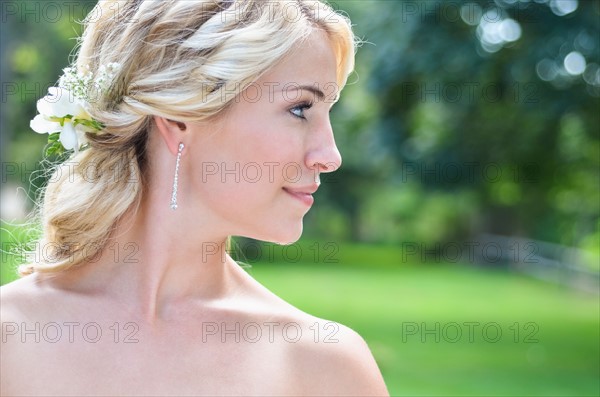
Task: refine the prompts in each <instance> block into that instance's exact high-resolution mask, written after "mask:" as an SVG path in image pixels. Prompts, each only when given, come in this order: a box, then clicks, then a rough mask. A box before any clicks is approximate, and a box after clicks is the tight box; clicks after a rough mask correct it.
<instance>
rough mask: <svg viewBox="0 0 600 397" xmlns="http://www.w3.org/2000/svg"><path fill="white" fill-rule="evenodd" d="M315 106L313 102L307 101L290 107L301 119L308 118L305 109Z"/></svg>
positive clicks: (291, 111)
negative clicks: (305, 115)
mask: <svg viewBox="0 0 600 397" xmlns="http://www.w3.org/2000/svg"><path fill="white" fill-rule="evenodd" d="M312 106H313V104H312V103H309V102H305V103H301V104H300V105H298V106H294V107H293V108H291V109H290V113H292V114H293V115H294V116H296V117H298V118H299V119H306V117H304V111H305V110H306V109H310V108H311V107H312Z"/></svg>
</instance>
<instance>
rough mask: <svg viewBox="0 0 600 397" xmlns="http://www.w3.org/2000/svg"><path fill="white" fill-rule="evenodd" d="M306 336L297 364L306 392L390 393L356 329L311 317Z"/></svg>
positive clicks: (365, 394)
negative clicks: (306, 381)
mask: <svg viewBox="0 0 600 397" xmlns="http://www.w3.org/2000/svg"><path fill="white" fill-rule="evenodd" d="M305 327H306V328H307V329H309V330H310V332H309V335H307V336H308V337H307V338H303V340H302V343H300V344H298V345H297V346H296V348H297V349H296V354H295V357H296V365H297V368H298V370H299V372H301V373H302V374H303V375H302V378H304V379H310V380H311V381H310V383H308V384H305V385H304V387H305V388H306V389H305V390H304V393H303V394H305V395H328V396H389V393H388V391H387V388H386V386H385V382H384V380H383V377H382V375H381V372H380V370H379V367H378V366H377V363H376V362H375V358H374V357H373V354H372V353H371V350H370V349H369V346H368V345H367V343H366V341H365V340H364V339H363V338H362V337H361V336H360V335H359V334H358V333H357V332H356V331H354V330H353V329H351V328H349V327H347V326H345V325H343V324H339V323H337V322H333V321H328V320H324V319H319V318H315V317H312V318H311V319H308V323H306V324H305Z"/></svg>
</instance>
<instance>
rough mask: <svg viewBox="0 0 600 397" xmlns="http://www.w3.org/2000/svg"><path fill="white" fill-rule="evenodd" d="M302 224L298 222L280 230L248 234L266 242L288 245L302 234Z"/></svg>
mask: <svg viewBox="0 0 600 397" xmlns="http://www.w3.org/2000/svg"><path fill="white" fill-rule="evenodd" d="M302 231H303V225H302V222H300V225H299V226H292V227H288V228H284V229H280V230H276V231H274V230H271V231H270V232H267V233H261V234H256V235H254V236H249V237H250V238H253V239H255V240H260V241H266V242H268V243H274V244H279V245H290V244H293V243H295V242H296V241H298V240H299V239H300V237H301V236H302Z"/></svg>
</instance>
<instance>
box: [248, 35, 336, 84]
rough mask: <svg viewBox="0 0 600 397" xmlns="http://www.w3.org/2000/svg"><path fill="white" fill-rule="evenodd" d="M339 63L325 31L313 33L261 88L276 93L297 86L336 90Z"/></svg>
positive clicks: (265, 77)
mask: <svg viewBox="0 0 600 397" xmlns="http://www.w3.org/2000/svg"><path fill="white" fill-rule="evenodd" d="M336 65H337V60H336V57H335V53H334V51H333V47H332V45H331V41H330V40H329V37H328V35H327V33H326V32H324V31H323V30H320V29H318V30H314V31H313V32H312V33H311V34H310V35H309V36H308V37H307V38H306V40H304V41H302V42H301V43H300V44H298V46H297V47H296V48H295V49H294V50H293V51H292V52H291V53H290V54H288V55H287V56H286V57H285V58H284V59H283V60H282V61H281V62H279V63H278V64H277V65H275V66H274V67H273V68H272V69H270V70H269V71H268V72H267V73H265V74H264V75H263V76H262V77H261V78H260V79H259V80H258V81H257V83H258V84H261V83H265V84H271V85H273V86H275V87H276V89H282V88H285V87H298V86H317V87H319V88H321V89H323V87H330V86H332V85H335V86H337V81H336V75H337V73H336Z"/></svg>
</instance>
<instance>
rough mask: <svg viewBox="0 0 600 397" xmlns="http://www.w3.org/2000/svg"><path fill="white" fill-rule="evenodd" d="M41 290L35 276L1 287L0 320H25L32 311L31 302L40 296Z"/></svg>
mask: <svg viewBox="0 0 600 397" xmlns="http://www.w3.org/2000/svg"><path fill="white" fill-rule="evenodd" d="M40 292H41V291H40V288H39V287H38V285H37V284H36V283H35V282H34V280H33V276H26V277H23V278H20V279H18V280H15V281H13V282H10V283H8V284H5V285H3V286H2V287H0V320H2V322H3V323H4V322H5V321H14V320H23V319H25V318H26V317H27V315H28V313H29V311H30V309H33V308H35V306H32V305H31V302H32V301H33V300H35V298H36V295H39V294H40Z"/></svg>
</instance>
